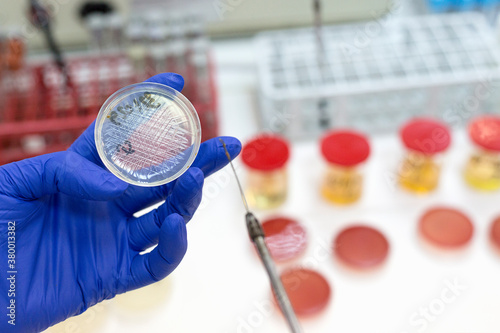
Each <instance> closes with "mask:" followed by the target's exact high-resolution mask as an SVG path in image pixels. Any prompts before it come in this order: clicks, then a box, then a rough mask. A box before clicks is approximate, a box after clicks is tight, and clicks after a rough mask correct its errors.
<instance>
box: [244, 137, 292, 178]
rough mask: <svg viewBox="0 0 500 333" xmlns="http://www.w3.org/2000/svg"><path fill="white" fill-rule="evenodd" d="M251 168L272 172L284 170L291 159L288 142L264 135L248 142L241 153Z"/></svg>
mask: <svg viewBox="0 0 500 333" xmlns="http://www.w3.org/2000/svg"><path fill="white" fill-rule="evenodd" d="M241 156H242V159H243V163H245V164H246V165H247V166H248V167H249V168H251V169H255V170H261V171H271V170H276V169H279V168H282V167H283V166H284V165H285V164H286V162H287V161H288V158H289V157H290V149H289V145H288V142H287V141H286V140H285V139H284V138H282V137H280V136H277V135H273V134H263V135H259V136H258V137H256V138H254V139H252V140H251V141H249V142H247V144H246V145H245V146H244V147H243V151H242V153H241Z"/></svg>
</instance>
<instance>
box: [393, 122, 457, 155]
mask: <svg viewBox="0 0 500 333" xmlns="http://www.w3.org/2000/svg"><path fill="white" fill-rule="evenodd" d="M400 134H401V139H402V140H403V143H404V145H405V146H406V148H408V149H410V150H414V151H418V152H420V153H424V154H425V155H434V154H436V153H439V152H442V151H444V150H445V149H446V148H448V146H449V145H450V141H451V135H450V130H449V128H448V126H446V125H445V124H443V123H441V122H439V121H437V120H434V119H429V118H416V119H413V120H411V121H409V122H408V123H407V124H406V125H404V126H403V128H402V129H401V133H400Z"/></svg>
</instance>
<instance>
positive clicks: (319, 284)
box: [275, 268, 332, 317]
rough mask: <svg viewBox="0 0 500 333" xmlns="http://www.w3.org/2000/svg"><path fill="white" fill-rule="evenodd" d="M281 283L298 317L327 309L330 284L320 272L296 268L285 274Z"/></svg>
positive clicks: (330, 292)
mask: <svg viewBox="0 0 500 333" xmlns="http://www.w3.org/2000/svg"><path fill="white" fill-rule="evenodd" d="M281 281H282V282H283V286H284V287H285V290H286V292H287V294H288V298H289V299H290V302H291V303H292V307H293V309H294V310H295V313H296V314H297V316H302V317H305V316H311V315H314V314H317V313H319V312H321V311H322V310H323V309H325V308H326V306H327V305H328V302H329V301H330V298H331V294H332V291H331V288H330V284H329V283H328V281H327V280H326V279H325V278H324V277H323V275H321V274H320V273H318V272H315V271H312V270H309V269H304V268H294V269H290V270H287V271H285V272H283V273H282V274H281ZM275 300H276V296H275Z"/></svg>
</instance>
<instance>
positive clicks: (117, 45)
mask: <svg viewBox="0 0 500 333" xmlns="http://www.w3.org/2000/svg"><path fill="white" fill-rule="evenodd" d="M108 29H109V32H108V34H109V42H110V43H111V47H112V49H113V50H114V51H121V50H122V49H123V19H122V17H121V15H120V14H118V13H111V14H109V15H108Z"/></svg>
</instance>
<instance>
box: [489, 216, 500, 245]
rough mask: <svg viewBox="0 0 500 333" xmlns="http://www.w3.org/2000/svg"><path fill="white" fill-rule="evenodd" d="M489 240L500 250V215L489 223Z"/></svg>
mask: <svg viewBox="0 0 500 333" xmlns="http://www.w3.org/2000/svg"><path fill="white" fill-rule="evenodd" d="M490 236H491V241H492V242H493V244H494V245H495V246H496V247H497V248H498V249H499V250H500V217H497V218H496V219H495V221H493V224H492V225H491V233H490Z"/></svg>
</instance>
